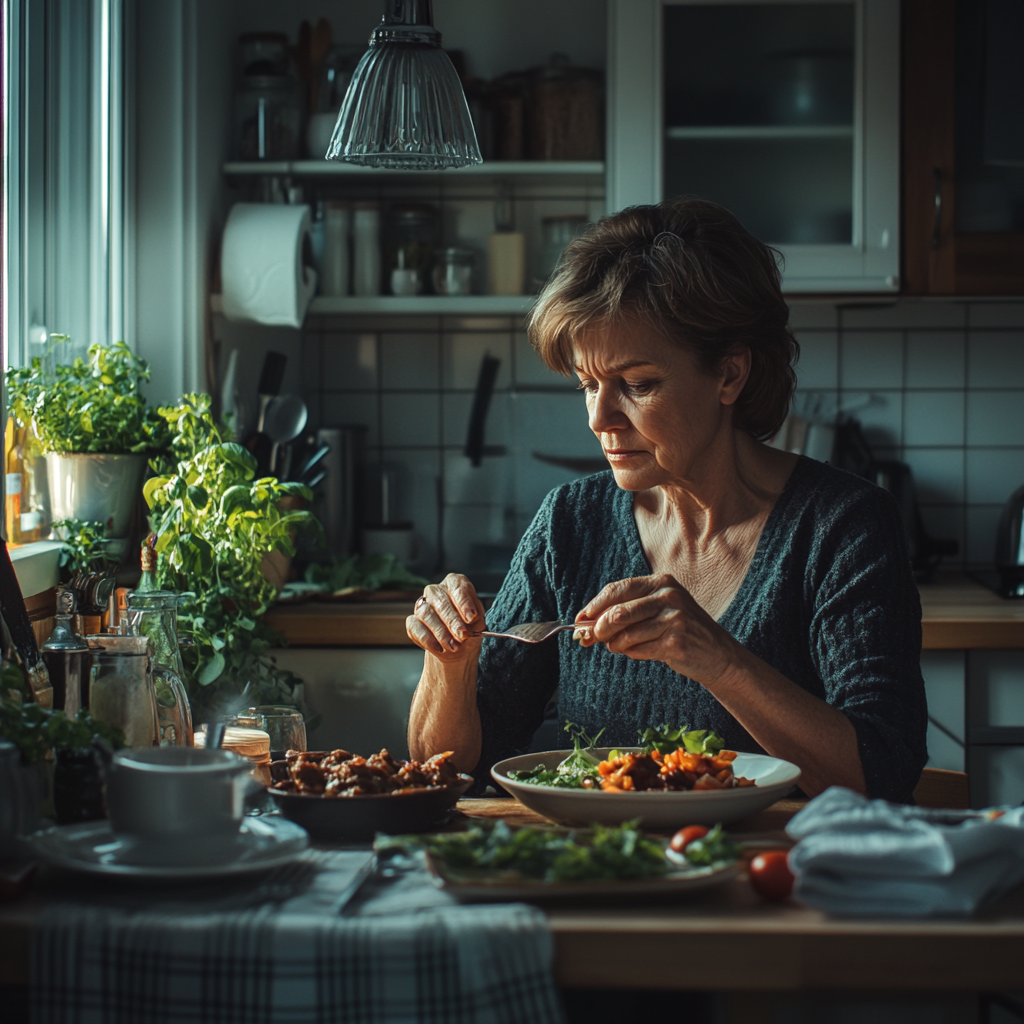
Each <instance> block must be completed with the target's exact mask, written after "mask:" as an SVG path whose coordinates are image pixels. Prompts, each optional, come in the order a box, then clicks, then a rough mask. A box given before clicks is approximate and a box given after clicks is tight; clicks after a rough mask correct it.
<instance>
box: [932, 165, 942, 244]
mask: <svg viewBox="0 0 1024 1024" xmlns="http://www.w3.org/2000/svg"><path fill="white" fill-rule="evenodd" d="M932 178H933V179H934V180H935V224H934V225H933V227H932V248H933V249H938V247H939V241H940V240H941V238H942V171H940V170H939V169H938V167H933V168H932Z"/></svg>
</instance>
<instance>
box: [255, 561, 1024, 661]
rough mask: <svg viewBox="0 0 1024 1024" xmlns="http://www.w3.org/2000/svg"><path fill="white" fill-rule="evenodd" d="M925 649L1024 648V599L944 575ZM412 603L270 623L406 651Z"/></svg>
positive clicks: (304, 612) (347, 607) (327, 643)
mask: <svg viewBox="0 0 1024 1024" xmlns="http://www.w3.org/2000/svg"><path fill="white" fill-rule="evenodd" d="M921 607H922V613H923V617H922V627H923V630H922V631H923V647H924V649H925V650H926V651H936V650H963V649H974V650H981V649H1007V648H1012V649H1024V601H1006V600H1004V599H1003V598H1001V597H997V596H996V595H995V594H994V593H992V591H990V590H988V589H986V588H985V587H983V586H982V585H981V584H980V583H977V582H975V581H974V580H972V579H970V578H969V577H967V576H963V575H959V574H949V575H945V576H939V577H938V579H937V580H936V582H934V583H925V584H922V585H921ZM411 612H412V604H411V603H404V602H381V603H372V602H367V603H365V604H328V603H324V602H315V601H311V602H309V603H307V604H300V605H281V606H279V607H277V608H274V609H273V610H272V611H271V612H270V613H269V614H268V615H267V617H266V622H267V624H268V625H269V626H270V627H271V628H273V629H276V630H277V631H278V632H279V633H282V634H284V636H286V637H287V638H288V642H289V643H290V644H291V645H292V646H294V647H354V646H367V647H376V646H382V647H407V646H412V641H410V640H409V638H408V637H407V636H406V635H405V619H406V616H407V615H409V614H410V613H411Z"/></svg>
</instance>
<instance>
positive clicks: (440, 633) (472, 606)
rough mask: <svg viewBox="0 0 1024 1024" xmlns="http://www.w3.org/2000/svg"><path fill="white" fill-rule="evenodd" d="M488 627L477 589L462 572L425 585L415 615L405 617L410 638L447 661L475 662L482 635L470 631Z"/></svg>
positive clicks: (414, 610) (417, 601)
mask: <svg viewBox="0 0 1024 1024" xmlns="http://www.w3.org/2000/svg"><path fill="white" fill-rule="evenodd" d="M486 628H487V627H486V624H485V622H484V606H483V605H482V604H481V603H480V598H479V597H477V594H476V588H475V587H474V586H473V584H472V583H470V582H469V580H468V579H467V578H466V577H465V576H460V575H459V574H458V573H449V574H448V575H447V576H445V578H444V579H443V580H442V581H441V582H440V583H432V584H430V586H428V587H425V588H424V589H423V595H422V596H421V597H419V598H417V599H416V606H415V608H414V609H413V614H412V615H410V616H409V617H408V618H407V619H406V620H405V631H406V633H408V634H409V639H410V640H412V642H413V643H414V644H416V646H417V647H422V648H423V650H425V651H426V652H427V653H428V654H432V655H433V656H434V657H435V658H437V659H438V660H439V661H442V662H444V663H446V664H456V663H458V662H463V661H468V660H471V659H472V660H474V661H475V660H476V658H477V656H478V655H479V653H480V637H474V636H470V634H471V633H479V632H480V630H482V629H486Z"/></svg>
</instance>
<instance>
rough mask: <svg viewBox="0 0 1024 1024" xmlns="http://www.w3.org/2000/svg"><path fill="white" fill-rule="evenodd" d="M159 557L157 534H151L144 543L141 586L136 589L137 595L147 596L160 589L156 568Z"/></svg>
mask: <svg viewBox="0 0 1024 1024" xmlns="http://www.w3.org/2000/svg"><path fill="white" fill-rule="evenodd" d="M158 557H159V556H158V555H157V553H156V534H155V533H151V534H150V535H149V536H148V537H147V538H146V539H145V540H144V541H143V542H142V576H141V577H140V578H139V585H138V586H137V587H136V588H135V591H134V592H135V593H136V594H145V593H149V592H151V591H154V590H159V589H160V584H159V583H157V581H156V566H157V559H158Z"/></svg>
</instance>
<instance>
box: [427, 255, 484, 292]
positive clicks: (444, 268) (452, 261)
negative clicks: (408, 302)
mask: <svg viewBox="0 0 1024 1024" xmlns="http://www.w3.org/2000/svg"><path fill="white" fill-rule="evenodd" d="M435 256H436V260H435V263H434V269H433V270H432V271H431V278H432V280H433V282H434V291H435V292H437V294H438V295H472V294H473V256H474V253H473V250H472V249H455V248H451V249H438V250H437V252H436V254H435Z"/></svg>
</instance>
